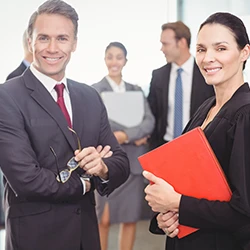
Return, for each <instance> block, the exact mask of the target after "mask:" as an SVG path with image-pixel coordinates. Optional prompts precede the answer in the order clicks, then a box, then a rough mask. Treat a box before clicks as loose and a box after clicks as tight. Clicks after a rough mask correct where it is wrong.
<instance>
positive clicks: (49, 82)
mask: <svg viewBox="0 0 250 250" xmlns="http://www.w3.org/2000/svg"><path fill="white" fill-rule="evenodd" d="M30 70H31V72H32V73H33V74H34V76H35V77H36V78H37V79H38V80H39V81H40V82H41V83H42V84H43V85H44V87H45V88H46V89H47V90H48V91H49V92H50V93H51V92H52V91H53V90H54V87H55V85H56V84H58V83H63V84H64V86H65V89H66V91H67V92H68V93H69V90H68V86H67V79H66V77H65V76H64V77H63V79H62V80H61V81H60V82H57V81H56V80H54V79H53V78H51V77H49V76H47V75H45V74H43V73H41V72H40V71H38V70H37V69H36V68H35V67H34V65H33V63H32V64H31V65H30Z"/></svg>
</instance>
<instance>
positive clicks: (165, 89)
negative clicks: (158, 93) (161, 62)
mask: <svg viewBox="0 0 250 250" xmlns="http://www.w3.org/2000/svg"><path fill="white" fill-rule="evenodd" d="M170 71H171V64H167V65H166V69H165V71H164V74H163V75H162V76H161V83H162V84H161V85H162V100H163V103H162V109H163V110H162V113H163V117H164V118H163V119H164V122H165V121H167V113H168V91H169V78H170Z"/></svg>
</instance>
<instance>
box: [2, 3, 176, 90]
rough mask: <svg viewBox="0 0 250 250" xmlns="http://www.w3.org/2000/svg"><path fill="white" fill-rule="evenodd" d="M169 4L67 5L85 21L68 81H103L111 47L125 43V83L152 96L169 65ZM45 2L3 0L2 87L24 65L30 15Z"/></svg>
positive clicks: (69, 66) (70, 67)
mask: <svg viewBox="0 0 250 250" xmlns="http://www.w3.org/2000/svg"><path fill="white" fill-rule="evenodd" d="M169 1H170V2H173V1H172V0H169ZM169 1H167V0H154V1H152V0H66V2H68V3H69V4H71V5H72V6H73V7H74V8H75V9H76V11H77V12H78V14H79V18H80V20H79V36H78V37H79V39H78V48H77V50H76V52H75V53H74V54H73V57H72V59H71V62H70V63H69V65H68V70H67V76H68V77H70V78H73V79H75V80H78V81H80V82H85V83H88V84H91V83H94V82H96V81H99V80H100V79H101V78H102V77H103V76H104V75H106V73H107V71H106V66H105V64H104V60H103V58H104V50H105V48H106V46H107V45H108V44H109V42H111V41H120V42H122V43H124V45H125V46H126V47H127V50H128V63H127V65H126V67H125V68H124V72H123V73H124V74H123V75H124V79H125V80H126V81H129V82H131V83H136V84H139V85H140V86H142V87H143V88H144V89H145V91H146V92H147V88H148V84H149V82H150V79H151V73H152V70H153V69H154V68H157V67H160V66H162V65H163V64H164V63H165V58H164V56H163V55H162V53H161V52H160V42H159V39H160V32H161V25H162V24H163V23H165V22H167V21H168V19H167V6H168V5H169ZM43 2H44V1H43V0H8V1H4V0H0V23H1V40H0V43H1V60H0V68H1V72H0V82H1V83H2V82H4V80H5V78H6V76H7V75H8V74H9V73H10V72H11V71H12V70H13V69H15V68H16V67H17V66H18V65H19V64H20V62H21V60H22V58H23V52H22V34H23V31H24V29H25V28H26V26H27V23H28V20H29V17H30V15H31V14H32V13H33V12H34V11H35V10H36V9H37V7H38V6H39V5H40V4H41V3H43ZM172 5H173V4H172ZM171 18H173V14H172V16H171Z"/></svg>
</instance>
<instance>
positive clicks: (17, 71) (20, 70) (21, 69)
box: [6, 62, 27, 81]
mask: <svg viewBox="0 0 250 250" xmlns="http://www.w3.org/2000/svg"><path fill="white" fill-rule="evenodd" d="M26 69H27V67H26V65H25V64H24V63H23V62H21V64H20V65H19V66H18V67H17V68H16V69H15V70H14V71H12V72H11V73H10V74H9V75H8V76H7V78H6V81H7V80H9V79H11V78H14V77H17V76H20V75H22V73H23V72H24V71H25V70H26Z"/></svg>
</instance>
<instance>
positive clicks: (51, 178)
mask: <svg viewBox="0 0 250 250" xmlns="http://www.w3.org/2000/svg"><path fill="white" fill-rule="evenodd" d="M67 83H68V88H69V91H70V99H71V104H72V113H73V129H74V130H75V131H76V132H77V134H78V137H79V138H80V141H81V144H82V147H83V148H84V147H89V146H93V147H96V146H98V145H110V146H111V149H112V151H113V152H114V154H113V156H112V157H109V158H107V159H104V161H105V163H106V164H107V166H108V168H109V182H108V183H107V184H105V185H104V184H101V180H100V179H99V178H98V177H95V178H94V181H95V186H96V188H97V190H98V191H99V193H100V194H101V195H105V194H110V193H111V192H112V191H113V190H114V189H115V188H117V187H118V186H120V185H121V184H122V183H123V182H125V181H126V179H127V178H128V176H129V165H128V159H127V157H126V154H125V153H124V152H123V151H122V149H121V147H120V146H119V144H118V143H117V141H116V139H115V137H114V135H113V133H112V131H111V129H110V126H109V123H108V118H107V114H106V109H105V107H104V105H103V103H102V100H101V98H100V96H99V94H98V93H97V91H96V90H95V89H93V88H92V87H90V86H87V85H85V84H80V83H77V82H74V81H72V80H67ZM67 126H68V125H67V122H66V119H65V117H64V115H63V113H62V112H61V110H60V108H59V107H58V105H57V103H56V102H55V101H54V99H53V98H52V96H51V95H50V93H48V91H47V90H46V88H45V87H44V86H43V85H42V84H41V83H40V82H39V81H38V79H37V78H36V77H35V76H34V75H33V74H32V73H31V71H30V69H27V70H26V71H25V72H24V74H23V75H22V76H20V77H16V78H13V79H11V80H9V81H7V82H6V83H5V84H3V85H1V86H0V148H1V150H0V166H1V168H2V170H3V174H4V177H5V182H6V184H5V207H6V237H7V241H6V250H16V249H20V250H34V249H36V250H44V249H53V250H69V249H72V250H79V249H80V245H82V246H83V249H93V250H100V244H99V234H98V226H97V218H96V213H95V199H94V193H93V191H92V192H88V193H86V194H85V195H82V192H83V190H82V189H83V188H82V183H81V180H80V178H79V175H78V173H77V172H78V171H73V172H72V175H71V177H70V179H69V181H68V182H66V183H65V184H60V183H58V182H57V181H56V178H55V176H56V174H57V168H56V160H55V157H54V155H53V154H52V153H51V151H50V146H52V147H53V149H54V151H55V152H56V154H57V158H58V165H59V169H60V170H62V169H64V168H66V164H67V161H68V160H69V159H70V158H71V157H72V156H73V155H74V150H76V149H77V141H76V138H75V136H74V135H73V134H72V132H70V131H69V130H68V128H67Z"/></svg>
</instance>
